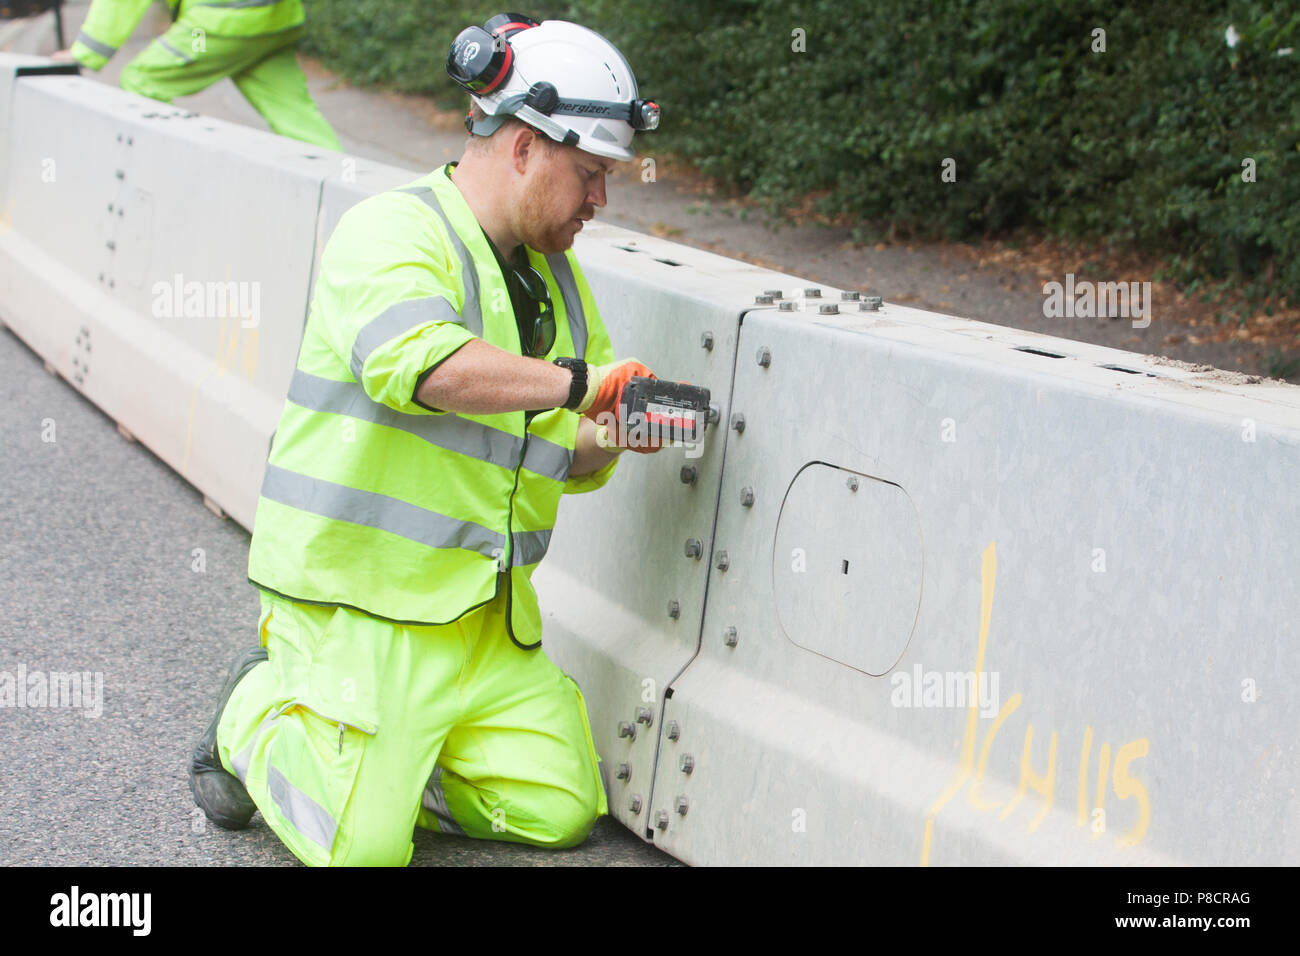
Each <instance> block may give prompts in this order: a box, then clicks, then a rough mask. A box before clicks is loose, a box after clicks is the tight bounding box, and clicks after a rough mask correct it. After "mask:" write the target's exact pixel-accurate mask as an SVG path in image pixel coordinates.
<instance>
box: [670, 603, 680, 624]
mask: <svg viewBox="0 0 1300 956" xmlns="http://www.w3.org/2000/svg"><path fill="white" fill-rule="evenodd" d="M668 616H669V617H671V618H672V619H673V620H674V621H675V620H677V619H678V618H679V617H681V616H682V606H681V605H680V604H678V603H677V602H676V601H669V602H668Z"/></svg>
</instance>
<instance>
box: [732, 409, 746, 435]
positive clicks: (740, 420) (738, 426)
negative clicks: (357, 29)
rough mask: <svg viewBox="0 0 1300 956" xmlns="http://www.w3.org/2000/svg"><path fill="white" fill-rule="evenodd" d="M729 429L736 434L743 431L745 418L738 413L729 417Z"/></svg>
mask: <svg viewBox="0 0 1300 956" xmlns="http://www.w3.org/2000/svg"><path fill="white" fill-rule="evenodd" d="M731 427H732V428H734V429H735V430H736V431H738V432H743V431H744V430H745V416H744V415H742V414H741V413H740V412H735V413H733V414H732V416H731Z"/></svg>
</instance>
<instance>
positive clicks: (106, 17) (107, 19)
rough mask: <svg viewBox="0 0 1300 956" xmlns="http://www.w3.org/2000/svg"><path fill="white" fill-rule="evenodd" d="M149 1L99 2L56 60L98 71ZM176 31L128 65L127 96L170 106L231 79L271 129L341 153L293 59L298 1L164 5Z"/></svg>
mask: <svg viewBox="0 0 1300 956" xmlns="http://www.w3.org/2000/svg"><path fill="white" fill-rule="evenodd" d="M149 2H150V0H94V2H93V3H91V5H90V11H89V13H87V14H86V22H85V23H83V24H82V26H81V32H80V33H78V34H77V39H76V40H75V41H74V42H73V44H72V46H71V47H70V48H69V49H67V50H61V51H59V52H58V53H56V54H54V58H55V59H61V60H72V59H75V60H77V61H78V62H80V63H81V65H82V66H85V67H88V68H89V69H92V70H99V69H101V68H102V67H103V66H104V64H105V63H107V62H108V60H109V58H110V57H112V56H113V54H114V53H116V52H117V50H118V47H120V46H121V45H122V44H123V43H125V42H126V39H127V38H128V37H129V36H130V35H131V33H132V31H134V30H135V27H136V24H138V23H139V22H140V18H141V17H142V16H143V15H144V11H145V9H146V8H147V7H148V6H149ZM166 3H167V6H168V9H170V10H171V12H172V20H173V22H172V25H171V27H170V29H168V30H167V32H166V33H164V34H163V35H162V36H160V37H158V38H157V39H155V40H154V41H153V43H151V44H149V46H148V47H146V48H145V49H144V50H143V51H142V52H141V53H140V55H139V56H137V57H136V58H135V59H134V60H132V61H131V62H130V63H129V64H127V66H126V68H125V69H124V70H123V71H122V76H121V78H120V80H119V82H120V84H121V86H122V89H124V90H127V91H129V92H131V93H138V94H140V95H141V96H148V97H150V98H151V99H155V100H161V101H162V102H164V103H170V102H171V101H172V98H173V97H177V96H188V95H189V94H191V93H197V92H199V91H200V90H202V89H205V88H207V87H208V86H211V85H212V84H213V83H215V82H217V81H218V80H220V79H221V78H222V77H226V76H228V77H230V79H231V80H232V81H233V82H234V84H235V86H237V87H238V88H239V91H240V92H241V93H243V94H244V97H245V98H246V99H247V100H248V102H249V103H251V104H252V105H253V108H254V109H256V110H257V111H258V112H259V113H261V114H262V116H263V118H265V120H266V122H267V124H268V125H269V126H270V127H271V129H272V130H273V131H274V132H276V133H279V134H280V135H281V136H289V137H292V138H293V139H297V140H301V141H303V142H304V143H311V144H312V145H314V146H321V147H324V148H325V149H333V150H338V151H341V150H342V147H341V146H340V145H339V141H338V137H337V136H335V135H334V130H333V129H332V128H331V127H330V124H329V123H328V122H327V121H326V119H325V117H323V116H322V115H321V114H320V110H318V109H317V108H316V104H315V102H314V101H313V100H312V98H311V94H310V93H308V92H307V78H306V77H305V76H303V73H302V69H301V68H300V67H299V66H298V61H297V59H296V58H295V56H294V47H295V46H296V45H297V43H298V40H299V38H300V37H301V36H302V34H303V23H304V21H305V16H304V14H303V8H302V2H301V0H256V2H250V0H166Z"/></svg>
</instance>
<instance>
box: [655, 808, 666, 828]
mask: <svg viewBox="0 0 1300 956" xmlns="http://www.w3.org/2000/svg"><path fill="white" fill-rule="evenodd" d="M655 826H656V827H658V828H659V829H660V830H667V829H668V811H667V810H660V811H659V812H658V813H656V814H655Z"/></svg>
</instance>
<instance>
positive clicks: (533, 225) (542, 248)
mask: <svg viewBox="0 0 1300 956" xmlns="http://www.w3.org/2000/svg"><path fill="white" fill-rule="evenodd" d="M548 187H549V183H548V182H547V181H546V179H545V178H544V177H541V176H538V177H537V178H536V180H534V182H533V183H531V184H529V186H528V188H527V189H525V190H524V195H523V198H522V199H521V200H520V201H519V211H520V216H519V219H518V226H517V229H518V235H519V237H520V239H521V240H523V242H524V244H525V245H527V246H528V247H529V248H530V249H536V250H537V251H538V252H540V253H542V254H543V255H551V254H554V253H557V252H564V251H565V250H566V249H568V248H570V247H571V246H572V245H573V237H574V236H575V235H576V232H575V231H574V229H573V228H572V223H571V222H570V221H569V220H567V219H566V220H564V221H563V222H562V223H560V224H559V225H558V226H556V225H552V224H553V223H555V222H556V220H557V218H558V216H557V210H556V209H555V208H554V207H552V206H550V205H548V203H547V197H548V195H549V189H548ZM573 218H576V217H573Z"/></svg>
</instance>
